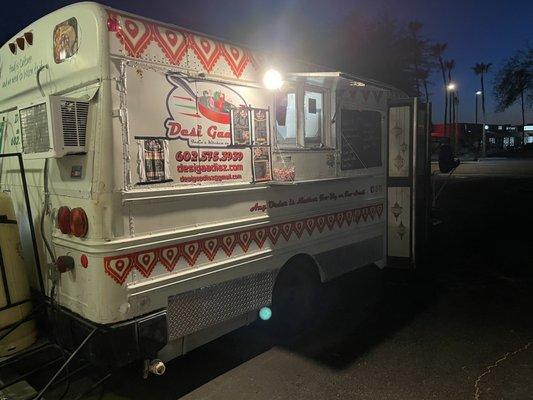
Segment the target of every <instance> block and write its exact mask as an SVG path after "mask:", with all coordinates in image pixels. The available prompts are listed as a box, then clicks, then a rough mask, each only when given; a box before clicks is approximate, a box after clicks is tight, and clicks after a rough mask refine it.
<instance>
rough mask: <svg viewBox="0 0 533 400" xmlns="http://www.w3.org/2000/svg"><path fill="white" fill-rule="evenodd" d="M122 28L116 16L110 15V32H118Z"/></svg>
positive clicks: (108, 26) (108, 27) (108, 22)
mask: <svg viewBox="0 0 533 400" xmlns="http://www.w3.org/2000/svg"><path fill="white" fill-rule="evenodd" d="M119 29H120V24H119V23H118V21H117V20H116V19H115V18H112V17H109V18H108V19H107V30H108V31H109V32H116V31H118V30H119Z"/></svg>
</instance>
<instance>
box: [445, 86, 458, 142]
mask: <svg viewBox="0 0 533 400" xmlns="http://www.w3.org/2000/svg"><path fill="white" fill-rule="evenodd" d="M455 88H456V85H455V83H453V82H450V83H449V84H448V86H447V87H446V90H447V91H448V92H449V93H450V95H449V96H448V97H449V98H450V125H451V126H452V129H451V132H450V142H451V144H452V148H453V149H454V151H455V150H456V148H457V143H456V139H457V138H456V130H455V125H452V124H454V122H455V121H454V119H455Z"/></svg>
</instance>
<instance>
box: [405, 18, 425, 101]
mask: <svg viewBox="0 0 533 400" xmlns="http://www.w3.org/2000/svg"><path fill="white" fill-rule="evenodd" d="M422 26H423V25H422V23H421V22H419V21H411V22H409V24H408V25H407V29H408V31H409V34H410V35H411V40H412V50H413V67H414V70H415V87H416V95H417V96H420V81H419V77H418V71H419V69H420V68H419V67H420V54H419V52H420V51H421V49H420V47H421V46H420V45H419V43H420V40H419V38H418V34H419V33H420V30H421V29H422Z"/></svg>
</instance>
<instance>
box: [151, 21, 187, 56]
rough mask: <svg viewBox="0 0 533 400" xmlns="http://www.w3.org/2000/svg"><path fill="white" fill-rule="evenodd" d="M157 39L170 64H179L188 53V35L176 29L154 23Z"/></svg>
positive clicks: (153, 28) (154, 32)
mask: <svg viewBox="0 0 533 400" xmlns="http://www.w3.org/2000/svg"><path fill="white" fill-rule="evenodd" d="M152 30H153V34H154V37H155V41H156V42H157V45H158V46H159V48H160V49H161V50H162V51H163V53H164V54H165V57H166V59H167V60H168V62H169V63H170V64H173V65H178V64H179V63H180V61H181V60H182V59H183V57H184V56H185V54H186V53H187V40H188V39H187V35H186V34H185V33H183V32H180V31H178V30H175V29H169V28H165V27H164V26H159V25H152Z"/></svg>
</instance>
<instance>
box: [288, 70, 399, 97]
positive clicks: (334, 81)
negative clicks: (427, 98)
mask: <svg viewBox="0 0 533 400" xmlns="http://www.w3.org/2000/svg"><path fill="white" fill-rule="evenodd" d="M288 80H289V81H304V82H305V83H308V84H310V85H314V86H319V87H324V88H328V89H348V88H353V87H365V86H372V87H373V88H377V89H382V90H384V91H398V92H400V91H399V90H398V89H396V88H394V87H392V86H390V85H387V84H385V83H381V82H378V81H374V80H372V79H367V78H362V77H359V76H356V75H351V74H348V73H345V72H340V71H329V72H295V73H291V74H288Z"/></svg>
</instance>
